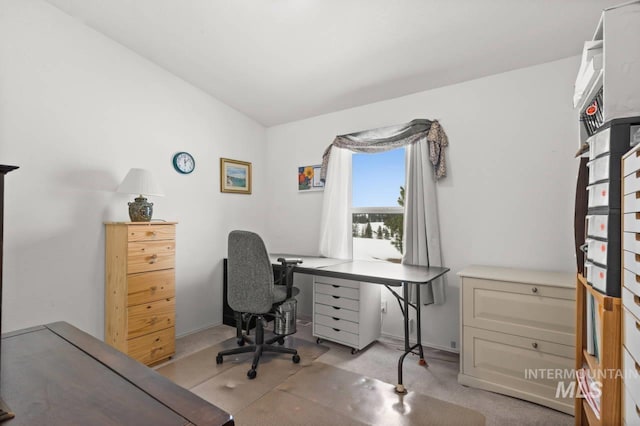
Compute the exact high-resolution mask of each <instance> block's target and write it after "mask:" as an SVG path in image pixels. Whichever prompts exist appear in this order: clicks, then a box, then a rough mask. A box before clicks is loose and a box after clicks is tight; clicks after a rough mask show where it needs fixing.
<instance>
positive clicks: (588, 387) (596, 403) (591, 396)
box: [576, 366, 602, 420]
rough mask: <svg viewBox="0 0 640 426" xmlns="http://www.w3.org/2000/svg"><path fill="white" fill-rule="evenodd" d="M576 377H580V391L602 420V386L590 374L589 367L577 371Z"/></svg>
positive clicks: (597, 416)
mask: <svg viewBox="0 0 640 426" xmlns="http://www.w3.org/2000/svg"><path fill="white" fill-rule="evenodd" d="M576 378H577V379H578V380H577V381H578V386H579V387H580V393H581V394H582V396H583V397H584V400H585V401H587V404H589V407H591V411H593V413H594V414H595V415H596V418H597V419H598V420H600V395H601V394H602V392H601V391H600V389H601V387H600V386H599V384H597V383H596V382H595V381H594V380H593V377H591V375H590V374H589V368H588V367H586V366H584V367H583V368H581V369H579V370H578V371H576Z"/></svg>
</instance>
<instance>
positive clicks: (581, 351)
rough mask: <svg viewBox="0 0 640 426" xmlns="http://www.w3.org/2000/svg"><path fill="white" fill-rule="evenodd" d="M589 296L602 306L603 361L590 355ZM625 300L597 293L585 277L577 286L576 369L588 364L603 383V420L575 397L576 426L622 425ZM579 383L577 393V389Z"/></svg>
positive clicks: (578, 276) (579, 396)
mask: <svg viewBox="0 0 640 426" xmlns="http://www.w3.org/2000/svg"><path fill="white" fill-rule="evenodd" d="M587 294H592V295H593V296H594V298H595V300H596V302H597V303H598V305H599V310H600V312H599V314H600V316H601V323H600V324H601V326H602V333H601V335H602V341H601V348H600V361H599V362H598V360H597V359H596V357H594V356H592V355H590V354H588V353H587V349H586V348H587V327H586V324H587V318H586V314H587V308H586V303H587ZM621 306H622V304H621V300H620V298H618V297H611V296H605V295H603V294H602V293H599V292H598V291H596V290H594V289H593V288H592V287H591V286H590V285H589V284H587V281H586V280H585V278H584V277H583V276H582V275H581V274H578V275H577V283H576V370H579V369H581V368H583V367H584V365H585V364H586V365H587V366H588V368H589V369H590V370H591V372H592V374H593V377H595V378H597V380H598V381H600V383H601V385H602V386H601V388H600V389H601V391H602V395H601V396H600V419H598V418H597V417H596V415H595V413H594V412H593V410H592V409H591V407H590V406H589V404H588V403H587V401H586V399H585V398H583V397H582V396H581V395H577V397H576V398H575V424H576V425H592V426H593V425H619V424H620V422H621V382H622V381H621V378H620V377H619V374H616V373H617V372H618V371H619V369H620V368H621V355H620V344H621V343H620V342H621V329H622V327H621V311H622V308H621ZM577 385H578V384H577V383H576V390H577Z"/></svg>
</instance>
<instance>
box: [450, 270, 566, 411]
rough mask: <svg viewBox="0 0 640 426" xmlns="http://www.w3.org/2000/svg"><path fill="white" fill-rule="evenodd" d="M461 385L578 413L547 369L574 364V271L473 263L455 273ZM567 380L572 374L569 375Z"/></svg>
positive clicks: (563, 368) (556, 368)
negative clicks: (561, 395) (459, 303)
mask: <svg viewBox="0 0 640 426" xmlns="http://www.w3.org/2000/svg"><path fill="white" fill-rule="evenodd" d="M458 275H459V276H460V277H462V284H461V286H460V292H461V295H460V296H461V297H460V300H461V301H462V306H461V309H460V313H461V320H460V324H461V342H462V346H461V348H460V374H459V375H458V382H460V383H461V384H463V385H468V386H473V387H477V388H480V389H485V390H490V391H493V392H498V393H502V394H505V395H510V396H515V397H517V398H522V399H526V400H528V401H532V402H535V403H538V404H542V405H545V406H548V407H551V408H554V409H556V410H560V411H564V412H565V413H569V414H573V399H572V396H568V397H567V398H565V399H563V398H556V390H557V385H558V381H559V380H562V379H561V378H560V379H558V378H556V377H550V376H549V375H548V374H547V373H548V371H554V372H555V371H567V372H571V371H573V367H574V356H575V315H576V314H575V278H574V275H573V274H569V273H559V272H544V271H530V270H519V269H509V268H497V267H489V266H471V267H469V268H467V269H465V270H464V271H462V272H460V273H459V274H458ZM566 381H567V385H568V384H569V382H570V381H571V378H567V380H566Z"/></svg>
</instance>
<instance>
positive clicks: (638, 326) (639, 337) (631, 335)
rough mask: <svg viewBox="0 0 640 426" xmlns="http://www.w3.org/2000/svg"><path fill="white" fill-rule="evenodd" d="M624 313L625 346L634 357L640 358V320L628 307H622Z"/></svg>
mask: <svg viewBox="0 0 640 426" xmlns="http://www.w3.org/2000/svg"><path fill="white" fill-rule="evenodd" d="M622 315H623V317H622V338H623V339H624V340H623V343H624V347H625V348H627V350H628V351H629V353H630V354H631V356H632V357H633V358H634V359H640V321H639V320H638V319H637V318H636V317H634V316H633V314H632V313H631V312H629V310H628V309H627V308H626V307H624V308H623V309H622Z"/></svg>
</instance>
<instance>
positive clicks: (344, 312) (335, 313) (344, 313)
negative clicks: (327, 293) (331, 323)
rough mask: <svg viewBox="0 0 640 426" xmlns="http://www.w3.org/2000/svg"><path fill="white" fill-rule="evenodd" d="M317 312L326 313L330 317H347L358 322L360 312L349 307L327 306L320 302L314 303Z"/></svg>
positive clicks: (346, 318) (348, 319)
mask: <svg viewBox="0 0 640 426" xmlns="http://www.w3.org/2000/svg"><path fill="white" fill-rule="evenodd" d="M314 307H315V313H316V314H322V315H326V316H328V317H336V318H341V319H345V320H347V321H353V322H358V320H359V318H358V312H356V311H350V310H349V309H344V308H339V307H337V306H327V305H322V304H320V303H316V304H315V305H314Z"/></svg>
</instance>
